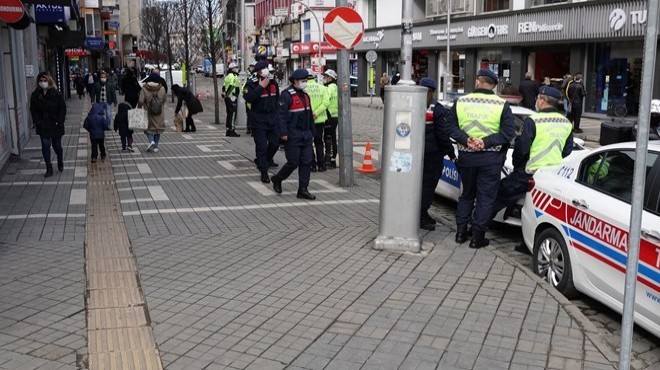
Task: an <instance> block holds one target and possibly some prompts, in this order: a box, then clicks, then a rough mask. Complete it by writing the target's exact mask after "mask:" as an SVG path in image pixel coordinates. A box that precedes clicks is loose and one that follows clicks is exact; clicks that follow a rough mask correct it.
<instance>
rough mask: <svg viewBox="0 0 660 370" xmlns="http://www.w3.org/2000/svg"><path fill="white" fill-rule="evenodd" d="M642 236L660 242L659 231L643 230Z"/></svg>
mask: <svg viewBox="0 0 660 370" xmlns="http://www.w3.org/2000/svg"><path fill="white" fill-rule="evenodd" d="M642 235H643V236H645V237H647V238H649V239H655V240H658V241H660V233H659V232H657V231H648V230H642Z"/></svg>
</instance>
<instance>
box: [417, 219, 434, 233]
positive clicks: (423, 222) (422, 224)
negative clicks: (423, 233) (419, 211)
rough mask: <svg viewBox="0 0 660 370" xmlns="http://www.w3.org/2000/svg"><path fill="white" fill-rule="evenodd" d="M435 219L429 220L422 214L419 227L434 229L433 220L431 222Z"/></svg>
mask: <svg viewBox="0 0 660 370" xmlns="http://www.w3.org/2000/svg"><path fill="white" fill-rule="evenodd" d="M431 221H435V220H429V219H427V218H424V217H423V216H422V217H421V218H420V219H419V228H420V229H424V230H429V231H433V230H435V222H431Z"/></svg>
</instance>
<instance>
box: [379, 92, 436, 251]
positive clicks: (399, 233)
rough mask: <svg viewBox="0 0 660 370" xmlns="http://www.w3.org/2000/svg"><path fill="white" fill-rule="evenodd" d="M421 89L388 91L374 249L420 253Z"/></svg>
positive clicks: (423, 107) (423, 99) (423, 95)
mask: <svg viewBox="0 0 660 370" xmlns="http://www.w3.org/2000/svg"><path fill="white" fill-rule="evenodd" d="M427 91H428V89H426V88H424V87H419V86H407V85H400V84H399V85H395V86H387V87H386V88H385V112H384V113H385V114H384V118H383V121H384V122H383V147H382V149H381V154H380V158H381V182H380V223H379V231H378V236H377V237H376V240H375V241H374V249H380V250H389V251H395V252H413V253H418V252H420V250H421V246H422V239H421V237H420V235H419V221H420V212H421V200H422V199H421V198H422V171H423V161H424V131H425V114H426V92H427Z"/></svg>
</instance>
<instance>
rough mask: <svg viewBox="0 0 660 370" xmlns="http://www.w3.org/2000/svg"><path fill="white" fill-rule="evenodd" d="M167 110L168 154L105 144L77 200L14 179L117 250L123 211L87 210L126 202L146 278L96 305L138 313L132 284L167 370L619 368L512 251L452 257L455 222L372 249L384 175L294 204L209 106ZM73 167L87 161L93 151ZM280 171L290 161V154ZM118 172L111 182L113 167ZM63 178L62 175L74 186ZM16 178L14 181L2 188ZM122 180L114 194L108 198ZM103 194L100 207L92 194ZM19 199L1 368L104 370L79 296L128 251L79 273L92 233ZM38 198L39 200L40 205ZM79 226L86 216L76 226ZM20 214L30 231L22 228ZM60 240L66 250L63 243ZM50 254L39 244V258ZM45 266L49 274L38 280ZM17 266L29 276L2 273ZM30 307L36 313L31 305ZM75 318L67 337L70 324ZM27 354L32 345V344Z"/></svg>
mask: <svg viewBox="0 0 660 370" xmlns="http://www.w3.org/2000/svg"><path fill="white" fill-rule="evenodd" d="M69 103H72V105H75V102H72V101H71V100H70V101H69ZM172 108H173V107H172V106H171V104H168V107H167V110H166V115H167V117H169V120H170V122H169V123H168V130H167V131H166V132H165V133H164V134H163V137H162V140H161V148H160V149H161V150H160V152H159V153H146V152H144V148H145V147H146V140H145V138H144V135H142V134H138V133H136V134H135V139H136V140H135V141H136V143H135V146H136V147H137V148H138V151H137V152H136V153H128V152H122V151H120V148H119V147H118V141H119V139H118V137H117V136H116V135H114V134H112V135H108V138H107V139H106V145H107V147H108V148H109V156H110V158H111V160H110V161H107V162H106V163H104V164H103V165H100V166H89V167H88V168H87V172H88V173H87V174H86V177H85V178H81V179H80V180H73V179H71V178H69V182H68V183H67V185H66V186H68V187H67V188H66V189H68V192H69V193H70V194H69V193H66V191H62V193H61V194H67V195H69V196H67V197H60V196H57V197H55V198H58V199H49V198H48V195H50V197H53V195H52V193H48V192H44V193H43V195H41V194H42V193H41V191H43V189H44V188H51V187H52V186H53V185H44V184H43V179H41V178H36V177H35V179H34V181H35V182H41V184H40V185H16V184H13V185H7V186H9V187H10V188H13V187H14V186H15V187H16V191H18V189H19V188H20V187H21V186H22V188H23V189H25V188H31V187H33V186H36V189H39V190H38V193H37V194H38V196H41V197H42V198H43V199H44V200H46V199H48V201H49V202H50V203H49V204H51V206H52V207H54V208H53V209H54V211H55V212H60V213H63V214H64V216H63V217H60V218H57V219H56V220H58V221H60V222H63V221H64V220H66V222H68V215H69V214H71V215H77V214H80V213H83V214H85V215H86V216H85V217H84V218H83V220H85V219H86V220H87V230H88V231H92V230H96V231H98V232H99V233H101V232H103V233H106V235H107V238H108V241H109V238H110V237H111V235H112V237H114V238H116V237H117V236H120V237H121V238H123V236H122V235H121V234H122V233H123V231H122V230H121V227H117V226H118V223H119V224H121V221H119V219H118V218H114V221H113V222H112V223H111V224H107V225H105V226H106V228H104V227H102V223H99V222H94V221H93V220H92V218H94V217H96V216H94V217H92V216H91V215H92V214H95V213H94V211H92V209H95V208H93V207H102V206H106V207H109V208H108V212H109V214H110V215H112V216H113V217H115V216H116V217H118V212H114V211H115V210H118V208H117V206H118V205H120V206H121V215H122V216H123V223H124V225H125V230H126V234H124V236H126V235H127V236H128V238H129V240H130V243H131V246H130V247H131V250H132V252H133V254H134V255H135V258H136V261H137V268H138V269H137V270H138V271H137V274H136V275H134V278H135V280H130V279H128V278H126V279H124V280H121V279H119V278H117V279H116V282H120V281H124V282H125V283H124V286H123V288H124V289H121V291H122V292H124V293H125V294H119V291H120V289H118V290H117V291H116V293H118V294H116V295H114V296H110V295H103V296H101V295H99V296H97V297H96V298H99V300H98V302H97V303H98V304H108V303H109V302H110V301H112V299H124V301H123V302H124V303H129V302H136V303H138V305H140V304H141V301H140V297H139V296H138V295H137V293H136V290H134V289H132V288H135V286H136V285H137V281H139V283H140V284H139V287H140V288H141V289H142V292H143V294H144V299H145V301H146V306H140V307H139V308H140V310H142V312H144V318H145V321H143V322H142V323H141V324H142V325H137V326H139V327H141V328H147V325H146V324H148V323H150V325H151V327H152V328H153V339H154V340H155V346H157V347H156V348H157V349H158V353H159V354H160V356H161V360H162V365H163V367H164V368H166V369H283V368H290V369H323V368H325V369H353V368H355V369H358V368H359V369H390V368H391V369H395V368H396V369H426V368H429V369H486V368H487V369H500V368H501V369H546V368H547V369H575V368H582V369H613V368H614V362H613V361H615V360H616V357H615V356H613V355H612V353H608V352H607V351H605V350H603V346H602V343H600V342H599V341H598V337H597V336H595V335H594V334H593V333H592V332H590V330H588V328H585V327H583V326H582V325H581V321H580V317H579V316H580V313H579V311H578V310H575V309H574V306H572V305H571V304H570V303H569V302H568V301H567V300H565V299H564V298H563V297H561V296H560V295H558V294H556V293H555V292H553V291H551V290H550V288H549V287H548V286H547V284H545V283H544V282H542V281H541V280H539V279H537V278H535V277H534V276H532V275H531V274H530V273H528V272H527V271H526V270H525V269H524V268H523V267H521V266H520V265H518V264H516V263H514V262H512V261H511V260H510V259H509V258H507V256H505V255H504V254H502V253H499V252H498V251H496V250H494V249H493V248H491V247H489V248H486V249H482V250H478V251H474V250H471V249H468V248H465V247H459V246H457V245H456V244H455V243H453V241H452V240H451V239H452V234H451V232H452V230H451V229H450V228H449V227H448V226H445V227H438V229H437V230H436V231H434V232H430V233H425V234H424V240H425V241H428V242H432V243H435V246H434V247H433V248H432V249H429V250H426V251H425V252H424V253H423V254H422V255H406V254H391V253H385V252H379V251H375V250H373V249H372V248H371V246H370V243H371V241H372V240H373V238H374V237H375V236H376V234H377V229H378V225H377V223H378V197H379V184H378V182H377V181H376V180H374V179H371V178H367V177H361V176H358V177H357V183H358V185H357V186H355V187H353V188H350V189H342V188H339V187H338V186H337V185H336V184H337V182H338V172H337V171H328V172H325V173H314V174H313V175H312V183H311V185H310V191H311V192H312V193H316V194H317V196H318V200H317V201H314V202H308V201H300V200H298V199H296V198H295V189H296V187H297V184H296V181H295V179H294V180H291V181H288V182H285V183H284V190H285V192H284V194H282V195H277V194H275V193H274V192H273V191H272V189H271V188H270V187H268V186H264V185H262V184H261V183H260V182H259V173H258V171H256V169H255V168H254V164H253V163H252V159H253V158H254V149H253V144H252V139H251V138H250V137H249V136H248V137H246V136H243V137H241V138H232V139H228V138H225V137H224V130H223V128H222V127H220V126H216V125H209V124H207V123H208V122H210V121H211V117H212V112H211V111H210V109H207V111H206V112H204V113H202V114H200V115H198V116H196V117H195V118H196V119H197V120H198V121H199V122H197V123H196V124H197V127H198V131H197V132H196V133H191V134H185V133H176V132H174V130H173V128H172V124H171V117H172ZM80 109H82V108H80ZM78 114H79V115H78V119H79V117H80V111H79V113H78ZM83 137H84V135H83V134H81V135H80V136H79V137H78V136H76V137H71V140H73V139H75V143H71V142H69V143H68V145H69V146H71V148H67V153H69V152H71V151H78V150H82V148H83V144H82V142H81V141H79V138H80V139H82V138H83ZM71 140H69V141H71ZM33 141H34V140H33ZM84 145H85V146H86V144H84ZM77 161H78V162H79V163H86V161H87V157H86V153H85V156H81V157H80V158H79V159H77ZM276 162H277V163H279V164H280V165H281V164H283V163H284V158H283V153H282V152H280V153H278V154H277V156H276ZM35 163H36V162H35ZM39 165H40V166H41V167H40V169H42V168H43V167H44V166H43V164H41V163H39ZM10 167H11V165H10ZM78 167H80V166H78ZM78 167H76V168H78ZM18 168H22V167H18ZM109 168H112V170H113V176H111V177H114V182H113V180H112V179H111V178H109V177H107V176H108V175H109V173H104V171H107V170H108V169H109ZM78 172H79V171H78ZM79 173H80V172H79ZM65 174H66V171H65V173H64V174H63V175H61V176H62V177H64V178H67V177H65V176H64V175H65ZM10 176H11V174H10ZM34 176H37V175H34ZM62 177H61V178H62ZM21 180H22V178H12V177H8V178H7V177H6V176H5V175H4V174H3V175H2V178H1V179H0V181H2V182H3V183H4V182H10V181H11V182H16V181H21ZM83 180H84V181H83ZM60 181H61V180H60ZM97 182H101V183H103V184H104V185H101V186H98V185H100V184H96V183H97ZM112 184H115V186H116V192H115V193H114V194H116V195H117V196H118V199H117V198H113V196H112V194H110V193H113V191H112V189H111V187H112ZM85 186H86V187H87V189H89V190H88V193H87V201H86V202H83V203H86V204H82V205H80V204H77V203H79V202H78V201H77V200H78V198H79V197H78V195H76V194H79V192H72V190H76V189H84V188H85ZM96 187H98V190H99V191H102V192H103V196H101V195H99V196H98V197H96V196H93V195H92V191H93V189H96ZM74 188H75V189H74ZM102 189H105V190H102ZM94 191H96V190H94ZM58 194H59V193H58ZM71 194H73V195H71ZM90 197H91V198H90ZM62 198H64V199H65V200H64V201H62V200H61V199H62ZM40 199H41V198H40ZM67 200H68V203H67ZM26 201H28V200H27V199H25V197H24V196H17V195H15V196H14V197H12V198H7V197H6V196H4V195H3V196H2V198H0V202H2V203H0V204H5V203H7V204H14V203H15V204H17V205H19V204H20V205H21V206H20V207H19V206H16V211H12V210H11V209H12V208H10V210H9V211H7V213H6V214H5V213H4V211H3V214H2V215H0V216H5V217H4V219H3V218H0V222H3V223H2V224H0V232H2V238H3V239H1V240H2V242H3V244H2V247H1V248H3V249H0V251H2V253H3V254H2V255H3V256H4V255H7V256H8V257H10V258H7V259H5V258H2V259H0V274H2V276H3V280H2V282H3V283H2V284H1V285H0V293H2V297H5V296H10V295H11V296H12V297H16V300H14V299H12V300H11V301H9V300H6V299H4V298H3V299H2V302H1V303H2V305H1V306H0V368H7V369H10V368H11V369H20V368H25V369H28V368H29V369H31V368H42V369H51V368H58V367H55V366H60V367H61V368H86V367H87V366H90V368H93V367H92V366H91V365H93V364H96V363H97V362H95V361H93V360H92V358H93V356H94V355H93V353H92V350H91V348H92V347H93V348H95V351H97V352H99V353H100V352H104V351H105V352H106V353H107V352H110V351H112V348H111V347H110V343H109V342H108V343H101V342H96V341H94V339H93V337H92V336H91V335H90V336H89V337H88V338H87V341H88V343H90V354H89V355H88V354H87V351H86V349H85V347H86V346H85V341H84V336H85V335H86V330H87V332H90V331H93V330H94V329H96V327H95V326H94V325H93V324H94V323H96V322H97V321H95V320H90V319H89V318H91V317H93V311H94V309H92V308H91V307H90V306H88V312H87V315H88V320H87V323H88V325H87V327H86V330H85V326H84V324H85V312H84V311H82V310H83V309H84V307H85V306H84V302H83V299H82V298H83V295H84V294H85V290H86V289H87V290H88V291H90V290H94V289H93V288H94V287H95V286H96V285H94V284H96V283H93V282H96V281H101V280H103V279H96V278H95V277H92V276H91V275H90V271H89V269H90V267H92V266H95V268H98V269H104V268H108V269H111V270H117V271H130V270H132V269H133V267H135V266H133V265H131V262H130V261H131V259H130V257H129V255H128V253H124V255H123V257H125V258H120V259H117V260H116V263H115V264H104V263H100V262H97V261H94V259H93V258H92V254H88V255H87V256H86V257H87V261H86V263H87V268H88V270H87V276H86V280H85V275H84V267H83V263H84V260H83V246H82V243H81V241H82V237H83V236H84V234H85V233H84V230H82V233H81V230H77V233H71V232H70V233H67V232H66V229H65V232H55V230H51V229H52V227H50V228H46V229H44V226H43V224H44V222H43V221H48V220H49V219H50V217H45V220H42V218H39V217H35V218H30V217H25V218H23V219H20V218H13V217H9V216H13V215H21V214H32V213H33V212H37V211H32V206H28V205H25V204H24V202H26ZM30 202H31V204H34V203H35V202H34V201H33V200H32V199H31V198H30ZM39 204H41V203H39ZM65 206H68V207H72V208H71V211H70V212H69V211H68V210H67V209H65V208H64V207H65ZM34 207H42V205H39V206H34ZM113 207H114V208H113ZM3 210H4V208H3ZM19 212H22V213H19ZM38 212H45V211H43V209H42V210H41V211H38ZM72 219H73V220H76V221H80V219H79V218H78V217H77V216H73V217H72ZM17 220H18V221H20V222H21V228H22V229H23V228H25V229H26V230H30V231H29V232H27V231H26V232H23V231H20V232H16V231H15V230H12V227H11V224H12V223H15V222H18V221H17ZM8 222H9V225H5V224H7V223H8ZM64 224H65V225H66V223H64ZM39 227H41V229H42V231H41V232H40V233H39V236H40V237H36V236H35V235H36V229H38V228H39ZM95 227H99V228H98V229H93V228H95ZM96 231H95V232H96ZM60 234H61V236H60ZM98 236H101V235H98ZM98 236H97V237H98ZM87 237H88V238H90V237H92V236H91V235H90V234H89V233H88V234H87ZM46 238H51V239H55V238H59V239H57V240H56V241H53V240H50V239H48V240H46ZM65 238H72V239H73V240H68V239H67V240H65ZM102 238H103V237H102ZM9 241H11V243H13V244H11V243H9ZM67 242H68V243H70V244H71V243H72V244H73V246H71V247H70V248H69V249H66V247H65V245H67ZM28 243H31V244H28ZM39 243H43V244H41V247H40V248H41V250H39V251H34V252H32V251H30V248H35V247H32V246H33V245H35V244H39ZM10 244H11V245H10ZM26 246H27V247H26ZM5 249H6V250H5ZM87 250H88V251H91V250H92V249H91V247H90V246H88V249H87ZM98 251H100V250H98ZM125 251H126V250H125V249H124V252H125ZM54 256H59V257H60V259H59V260H55V259H54V258H53V257H54ZM53 261H61V263H53ZM39 263H41V265H42V266H43V267H42V268H39V269H34V270H33V269H32V266H34V265H37V266H38V264H39ZM66 267H68V268H69V269H70V272H69V274H70V275H71V277H70V279H69V280H65V281H61V278H60V279H54V278H53V277H61V276H62V275H58V274H59V273H60V272H61V271H62V270H64V269H65V268H66ZM49 269H54V271H53V272H50V271H49ZM17 270H21V271H22V274H18V273H15V275H10V276H7V273H6V272H5V271H17ZM28 271H29V273H28ZM14 276H15V277H14ZM24 276H25V277H24ZM122 276H124V275H122ZM135 276H137V277H135ZM138 279H139V280H138ZM85 281H87V283H88V285H87V286H85ZM104 281H106V282H108V279H105V280H104ZM49 285H54V287H53V288H52V290H54V291H55V292H53V294H58V295H59V294H60V293H62V292H70V295H71V296H72V297H71V298H70V299H69V301H67V305H66V306H64V307H62V309H69V310H72V311H73V310H74V308H77V310H78V311H73V312H71V311H67V312H68V315H72V316H71V317H73V318H74V319H77V320H75V321H72V320H70V319H71V317H67V316H63V317H62V318H55V319H52V318H50V316H49V315H48V314H49V312H48V311H47V309H45V307H42V300H41V299H40V297H41V295H42V293H43V292H47V289H46V287H48V286H49ZM31 291H34V296H33V297H30V292H31ZM96 298H95V299H96ZM89 299H90V302H91V299H92V294H91V293H90V295H89ZM88 304H89V302H88ZM24 307H34V308H33V312H32V313H30V312H29V311H27V310H24V309H23V308H24ZM145 308H148V310H145ZM81 311H82V312H81ZM55 312H60V311H59V309H58V310H56V311H55ZM55 312H54V313H53V314H55ZM53 314H51V315H53ZM44 316H46V318H45V319H44V318H43V317H44ZM65 319H66V320H70V321H66V323H69V322H70V326H67V325H66V324H63V323H62V321H63V320H65ZM149 320H150V321H149ZM32 322H36V323H32ZM75 325H77V327H76V330H73V329H74V328H73V327H74V326H75ZM62 327H64V330H63V329H62ZM58 328H59V329H58ZM38 330H42V331H43V330H48V331H49V332H50V331H52V332H55V333H58V334H60V333H59V331H62V333H61V334H63V335H64V336H67V335H69V336H71V335H74V334H73V333H75V334H77V335H78V337H75V338H79V337H80V335H81V334H82V336H83V338H82V339H83V340H82V343H80V341H78V342H76V341H73V343H74V344H72V345H68V343H65V342H58V341H57V339H55V338H52V339H49V338H48V336H45V335H44V334H43V332H42V333H40V334H39V335H32V334H33V333H35V332H37V331H38ZM66 330H68V331H72V334H69V333H68V332H66ZM141 333H142V336H140V334H139V333H138V331H134V332H133V333H132V334H131V333H128V330H125V331H124V332H123V333H121V334H120V333H118V334H117V335H125V336H128V337H130V338H131V339H144V338H146V337H148V334H146V333H145V331H144V329H143V331H142V332H141ZM92 343H93V344H94V345H92ZM81 344H82V345H81ZM29 346H32V348H34V349H32V350H27V348H28V347H29ZM53 346H61V347H63V348H65V349H66V351H70V352H68V354H69V357H67V356H62V357H59V358H57V359H55V360H49V359H47V357H48V355H44V354H43V353H53V352H55V353H56V354H59V352H57V351H56V350H55V349H56V348H54V347H53ZM57 348H59V347H57ZM39 350H41V351H39ZM74 354H75V356H76V358H75V359H74V358H72V356H73V355H74ZM54 356H55V355H53V356H52V357H54ZM12 361H13V362H12ZM17 361H20V362H17ZM30 361H32V362H34V365H33V363H32V362H30ZM10 365H14V366H10ZM94 368H104V367H102V366H99V367H94ZM136 368H137V367H136Z"/></svg>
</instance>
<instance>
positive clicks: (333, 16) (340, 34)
mask: <svg viewBox="0 0 660 370" xmlns="http://www.w3.org/2000/svg"><path fill="white" fill-rule="evenodd" d="M347 5H348V0H337V7H336V8H335V9H333V10H332V11H330V12H329V13H328V14H327V15H326V17H325V20H324V22H323V30H324V32H323V35H324V36H325V38H326V40H327V41H328V42H329V43H330V44H332V45H333V46H335V47H336V48H337V74H338V80H337V88H338V89H339V91H338V97H339V139H340V140H339V143H338V144H339V185H341V186H344V187H348V186H353V127H352V125H351V83H350V75H351V73H350V60H349V56H348V49H352V48H353V47H354V46H355V45H356V44H357V43H358V42H360V40H362V34H363V33H364V23H363V22H362V17H360V15H359V14H358V13H357V12H356V11H354V10H353V9H351V8H348V7H347Z"/></svg>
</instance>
